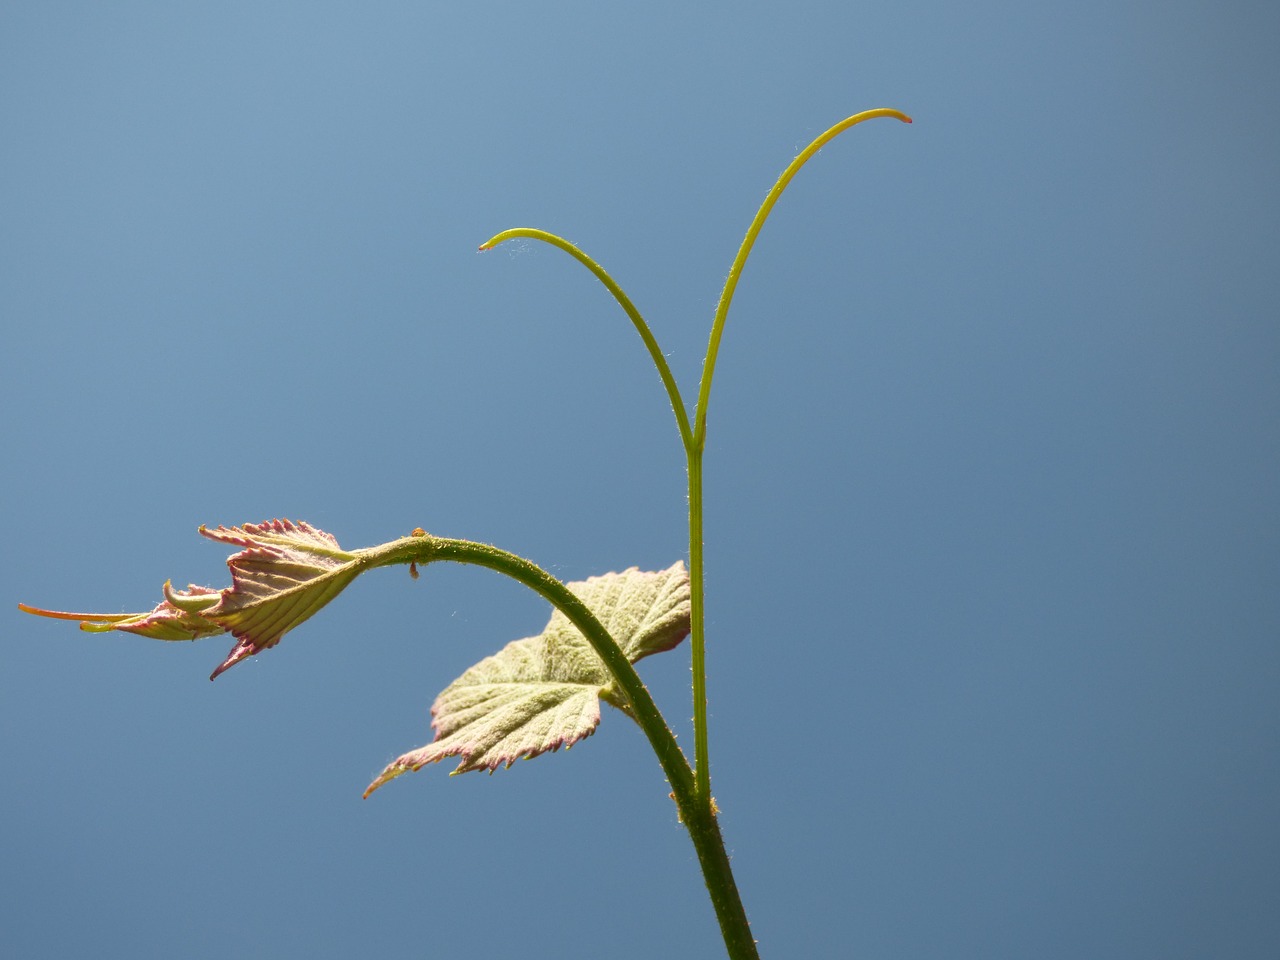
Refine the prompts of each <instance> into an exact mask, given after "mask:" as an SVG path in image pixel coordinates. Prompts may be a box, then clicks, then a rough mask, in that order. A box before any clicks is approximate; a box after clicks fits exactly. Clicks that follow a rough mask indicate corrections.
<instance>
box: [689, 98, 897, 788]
mask: <svg viewBox="0 0 1280 960" xmlns="http://www.w3.org/2000/svg"><path fill="white" fill-rule="evenodd" d="M876 117H894V118H895V119H898V120H901V121H902V122H903V123H910V122H911V118H910V117H908V116H907V115H906V114H905V113H900V112H899V111H897V110H890V109H886V108H881V109H877V110H866V111H864V112H862V113H859V114H855V115H854V116H852V117H849V118H847V119H845V120H841V121H840V122H839V123H837V124H836V125H835V126H833V127H831V128H830V129H829V130H827V131H826V132H825V133H823V134H822V135H821V136H819V137H818V138H817V139H816V140H814V141H813V143H811V144H809V146H807V147H805V148H804V150H802V151H801V152H800V154H799V156H797V157H796V158H795V159H794V160H792V161H791V163H790V164H788V165H787V168H786V169H785V170H783V171H782V175H781V176H780V177H778V181H777V182H776V183H775V184H774V185H773V189H771V190H770V191H769V193H768V195H766V196H765V198H764V203H762V204H761V205H760V209H759V210H758V211H757V212H756V215H755V219H754V220H752V221H751V226H750V227H748V228H747V235H746V236H745V237H743V239H742V244H741V246H739V247H738V254H737V256H736V257H734V258H733V265H732V266H731V267H730V268H729V276H728V277H727V278H726V279H725V282H724V290H723V291H721V293H720V302H719V303H717V304H716V313H715V318H714V320H712V323H711V340H710V342H709V343H708V344H707V356H706V359H705V360H704V361H703V364H702V380H701V382H700V383H699V385H698V404H697V406H696V407H695V408H694V419H693V434H692V436H691V437H686V439H685V453H686V455H687V457H688V461H689V594H690V600H691V605H692V608H693V625H692V629H691V632H690V639H689V643H690V648H691V657H692V659H693V746H694V751H693V769H694V772H695V776H696V778H697V789H698V798H699V800H700V801H701V802H702V803H703V804H704V805H705V806H706V807H707V808H708V809H710V807H711V770H710V764H709V759H708V752H709V751H708V745H707V679H706V660H707V655H706V633H705V626H704V613H703V564H702V452H703V450H704V449H705V448H706V444H707V404H708V402H709V401H710V398H711V380H712V377H713V376H714V375H715V369H716V356H717V355H718V354H719V352H720V339H721V337H723V336H724V324H725V318H726V317H727V316H728V314H729V304H730V303H732V302H733V294H734V291H735V290H737V288H738V278H739V277H741V276H742V268H743V267H744V266H745V265H746V263H747V257H748V256H749V255H750V253H751V248H752V247H754V246H755V242H756V237H758V236H759V235H760V229H761V227H763V226H764V222H765V220H766V219H768V217H769V212H770V211H771V210H773V207H774V204H776V203H777V202H778V198H779V197H780V196H782V191H783V190H785V189H786V188H787V184H789V183H790V182H791V180H792V178H793V177H794V176H795V175H796V174H797V173H798V172H799V171H800V168H801V167H803V166H804V165H805V164H806V163H807V162H808V161H809V158H810V157H812V156H813V155H814V154H815V153H817V152H818V151H819V150H821V149H822V147H823V146H824V145H825V144H826V143H827V142H828V141H830V140H831V139H833V138H834V137H836V136H838V135H839V134H841V133H843V132H844V131H845V130H848V129H849V128H850V127H852V126H855V125H856V124H859V123H861V122H862V121H863V120H871V119H874V118H876Z"/></svg>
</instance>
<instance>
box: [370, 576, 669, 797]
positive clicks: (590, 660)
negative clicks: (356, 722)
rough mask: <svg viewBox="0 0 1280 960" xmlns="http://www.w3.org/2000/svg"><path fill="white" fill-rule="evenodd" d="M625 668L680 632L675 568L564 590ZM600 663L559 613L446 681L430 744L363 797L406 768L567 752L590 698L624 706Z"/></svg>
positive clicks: (585, 732) (585, 730)
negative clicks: (604, 634) (616, 649)
mask: <svg viewBox="0 0 1280 960" xmlns="http://www.w3.org/2000/svg"><path fill="white" fill-rule="evenodd" d="M567 586H568V588H569V589H570V590H571V591H572V592H573V593H574V594H575V595H576V596H577V597H578V598H579V599H580V600H582V602H583V603H584V604H586V606H587V607H588V609H590V610H591V612H592V613H593V614H595V616H596V618H597V619H598V620H599V621H600V622H601V624H603V625H604V627H605V628H606V629H607V630H608V631H609V633H610V634H611V635H612V636H613V639H614V640H615V641H616V642H617V643H618V645H619V646H620V647H621V648H622V651H623V652H624V653H625V654H626V656H627V659H628V660H630V661H631V662H632V663H635V662H636V661H637V660H640V659H642V658H643V657H647V656H649V655H650V654H653V653H659V652H661V651H663V650H670V649H671V648H672V647H674V646H676V645H677V644H679V643H680V641H681V640H683V639H684V638H685V637H686V636H688V633H689V617H690V607H689V575H688V573H687V572H686V571H685V568H684V564H683V563H682V562H677V563H676V564H674V565H673V566H671V567H669V568H668V569H666V570H662V571H658V572H656V573H645V572H641V571H640V570H639V569H637V568H636V567H632V568H630V569H629V570H625V571H623V572H622V573H607V574H605V575H603V576H599V577H591V578H590V579H588V580H586V581H583V582H580V583H570V584H567ZM610 679H611V678H610V675H609V672H608V670H607V669H606V668H605V665H604V662H603V661H602V660H601V659H600V658H599V656H597V654H596V652H595V651H594V650H593V649H592V648H591V645H590V644H589V643H588V642H587V640H586V638H585V637H583V635H582V634H581V633H580V632H579V631H578V629H577V628H576V627H574V626H573V625H572V624H571V623H570V622H569V620H568V619H567V618H566V617H565V616H564V614H563V613H561V612H560V611H559V610H557V611H555V612H554V613H552V615H551V621H550V622H549V623H548V624H547V627H546V629H545V630H543V631H542V633H540V634H538V636H536V637H528V638H526V639H524V640H515V641H513V642H511V643H509V644H507V645H506V647H504V648H503V649H502V650H501V651H500V652H499V653H497V654H495V655H494V656H492V657H486V658H485V659H484V660H481V661H480V662H479V663H477V664H476V665H475V666H474V667H471V668H470V669H469V670H467V671H466V672H465V673H464V674H462V676H460V677H459V678H458V679H457V680H455V681H454V682H453V683H451V684H450V685H449V686H448V687H446V688H445V690H444V691H443V692H442V693H441V694H440V696H439V697H437V698H436V702H435V704H434V705H433V706H432V707H431V714H432V721H431V725H432V727H434V728H435V733H436V737H435V740H434V741H433V742H432V743H430V744H428V745H427V746H425V747H422V748H420V749H418V750H413V751H411V752H409V753H406V754H404V755H403V756H401V757H398V758H397V759H396V760H394V761H393V762H392V763H390V764H389V765H388V766H387V768H386V769H385V770H383V771H382V773H381V774H380V775H379V776H378V778H377V779H376V780H374V781H373V783H371V784H370V785H369V788H368V789H367V790H366V791H365V794H364V795H365V796H366V797H367V796H369V794H371V793H373V791H374V790H376V789H377V788H378V787H380V786H382V785H383V784H384V783H387V782H388V781H390V780H393V779H395V778H396V777H398V776H400V775H401V774H402V773H407V772H408V771H410V770H420V769H421V768H422V767H424V766H426V765H427V764H429V763H435V762H437V761H439V760H443V759H445V758H446V757H453V756H456V757H460V758H461V762H460V763H459V764H458V766H457V768H456V769H455V770H454V771H453V772H454V773H466V772H467V771H470V770H489V771H493V770H496V769H497V768H498V767H501V766H505V767H509V766H511V764H513V763H515V762H516V760H519V759H521V758H528V757H536V756H538V755H539V754H542V753H546V752H548V751H554V750H557V749H559V748H560V747H562V746H563V747H569V746H572V745H573V744H574V743H576V742H577V741H579V740H581V739H583V738H584V737H589V736H590V735H591V734H592V733H594V732H595V729H596V727H597V725H598V724H599V723H600V698H601V697H604V698H606V699H608V700H609V702H611V703H613V704H614V705H615V706H619V707H621V708H623V709H625V703H622V702H620V701H619V698H618V695H617V694H616V693H614V692H613V691H612V690H611V688H610Z"/></svg>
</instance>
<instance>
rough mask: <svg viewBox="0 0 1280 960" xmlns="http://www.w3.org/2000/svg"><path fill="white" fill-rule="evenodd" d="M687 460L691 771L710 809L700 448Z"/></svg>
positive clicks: (690, 449)
mask: <svg viewBox="0 0 1280 960" xmlns="http://www.w3.org/2000/svg"><path fill="white" fill-rule="evenodd" d="M685 454H686V457H687V459H688V464H689V613H690V623H689V650H690V653H689V656H690V660H691V666H692V669H693V757H694V761H693V771H694V777H695V785H696V787H697V791H698V800H699V802H700V803H701V805H702V807H703V808H704V809H706V810H710V809H711V762H710V750H709V748H708V744H707V640H706V633H707V630H706V623H707V618H706V599H705V594H704V592H703V584H704V583H705V578H704V577H703V573H702V569H703V568H702V450H701V449H700V448H695V447H686V448H685Z"/></svg>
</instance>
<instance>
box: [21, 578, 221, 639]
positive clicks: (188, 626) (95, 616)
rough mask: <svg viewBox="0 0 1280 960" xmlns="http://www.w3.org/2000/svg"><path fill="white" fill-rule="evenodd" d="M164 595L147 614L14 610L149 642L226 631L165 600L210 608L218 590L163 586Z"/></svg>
mask: <svg viewBox="0 0 1280 960" xmlns="http://www.w3.org/2000/svg"><path fill="white" fill-rule="evenodd" d="M165 593H166V599H165V600H163V601H161V602H160V603H159V604H158V605H157V606H156V608H155V609H154V610H151V611H150V612H148V613H115V614H112V613H67V612H64V611H61V610H43V609H41V608H39V607H30V606H27V605H26V604H25V603H20V604H18V609H20V610H22V611H24V612H26V613H34V614H35V615H37V616H40V617H52V618H54V619H56V620H79V621H80V629H81V630H88V631H90V632H92V633H105V632H107V631H108V630H123V631H125V632H126V633H136V634H138V635H139V636H142V637H150V638H152V639H153V640H197V639H199V638H200V637H211V636H215V635H216V634H219V633H225V632H226V631H225V630H224V628H223V627H221V626H219V625H218V624H216V623H214V622H213V621H211V620H209V619H207V618H206V617H203V616H201V615H200V613H198V612H196V611H194V610H191V609H183V608H182V607H180V606H177V605H175V604H174V603H172V602H170V599H169V597H173V598H176V599H177V600H178V601H179V602H181V601H183V600H189V599H197V598H200V599H204V600H205V601H206V602H207V604H209V605H211V604H212V603H214V602H217V599H218V597H219V595H220V593H219V591H217V590H210V589H209V588H208V587H197V586H195V585H194V584H192V585H191V586H190V587H189V588H188V589H187V590H172V589H171V588H170V587H169V584H167V583H166V584H165Z"/></svg>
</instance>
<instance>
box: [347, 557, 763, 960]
mask: <svg viewBox="0 0 1280 960" xmlns="http://www.w3.org/2000/svg"><path fill="white" fill-rule="evenodd" d="M358 554H359V556H360V559H361V562H362V565H364V566H365V567H366V568H373V567H385V566H390V565H392V564H404V563H418V564H420V565H424V566H425V565H426V564H428V563H432V562H434V561H437V560H452V561H454V562H455V563H467V564H474V565H476V566H481V567H487V568H489V569H490V570H495V571H497V572H498V573H501V574H503V575H505V576H508V577H510V578H511V579H513V580H515V581H517V582H518V583H522V584H524V585H525V586H526V587H528V588H529V589H531V590H533V591H534V592H535V593H537V594H538V595H539V596H541V597H543V598H544V599H546V600H547V601H549V602H550V603H551V604H552V606H554V607H555V608H556V609H557V610H559V611H560V612H561V613H563V614H564V615H565V616H566V617H568V619H569V622H570V623H572V624H573V625H574V626H575V627H577V628H578V630H580V631H581V632H582V635H583V636H584V637H586V639H587V642H588V643H590V644H591V646H592V648H593V649H594V650H595V651H596V653H597V654H599V656H600V659H601V660H602V661H604V665H605V667H606V668H607V669H608V671H609V673H610V675H611V676H612V677H613V680H614V683H615V684H616V685H617V687H618V689H620V690H621V691H622V693H623V694H624V695H625V696H626V698H627V701H628V703H629V704H630V707H631V715H632V716H633V717H634V718H635V720H636V722H637V723H639V724H640V729H641V730H643V731H644V734H645V736H646V737H647V738H648V739H649V743H650V745H651V746H652V747H653V750H654V753H656V754H657V756H658V762H659V763H660V764H661V765H662V769H663V772H664V773H665V774H666V775H667V782H668V783H669V784H670V785H671V789H672V796H673V797H674V799H675V801H676V807H677V809H678V810H679V811H680V818H681V820H682V821H683V822H684V825H685V827H686V829H688V831H689V837H690V839H691V840H692V841H693V846H694V849H695V850H696V851H697V854H698V863H699V864H700V866H701V867H702V875H703V879H704V880H705V881H706V884H707V892H708V893H709V894H710V895H711V902H712V905H713V906H714V907H715V911H716V919H717V920H719V922H720V932H721V934H722V935H723V937H724V942H725V947H726V948H727V950H728V953H729V956H730V958H731V960H759V955H758V954H757V952H756V948H755V941H754V940H753V939H752V937H751V928H750V926H749V925H748V923H747V914H746V910H745V909H743V906H742V898H741V897H740V896H739V894H738V887H737V884H736V883H735V882H734V879H733V870H732V868H731V867H730V864H729V855H728V853H727V852H726V850H725V848H724V838H723V837H722V836H721V835H720V827H719V825H718V824H717V823H716V819H715V814H714V812H713V810H712V809H711V808H710V806H709V805H707V804H704V803H701V802H700V800H701V798H700V797H699V796H698V795H697V792H696V790H695V787H694V777H693V772H692V771H691V770H690V769H689V761H688V760H687V759H686V757H685V755H684V752H683V751H682V750H681V749H680V746H679V744H677V743H676V738H675V735H674V734H672V732H671V729H670V728H669V727H668V726H667V724H666V721H665V720H664V719H663V717H662V713H661V712H660V711H659V710H658V706H657V704H656V703H654V701H653V697H651V696H650V695H649V691H648V689H647V688H646V687H645V685H644V682H643V681H642V680H641V679H640V675H639V674H638V673H636V671H635V667H633V666H632V665H631V662H630V661H629V660H628V659H627V656H626V654H625V653H623V652H622V648H621V647H619V646H618V644H617V642H616V641H615V640H614V639H613V637H612V636H610V634H609V631H608V630H606V629H605V627H604V625H603V624H601V623H600V621H599V620H598V619H597V618H596V616H595V614H593V613H592V612H591V610H590V609H589V608H588V607H587V605H586V604H584V603H583V602H582V601H581V600H579V599H578V597H577V596H575V595H574V593H573V591H571V590H570V589H569V588H568V587H567V586H565V585H564V584H563V583H561V582H560V581H559V580H557V579H556V578H555V577H553V576H552V575H551V574H549V573H547V572H546V571H545V570H543V569H542V568H541V567H539V566H538V565H536V564H534V563H532V562H530V561H529V560H526V559H524V558H523V557H519V556H517V555H516V554H514V553H509V552H508V551H506V550H502V549H500V548H498V547H494V546H490V545H488V544H484V543H475V542H473V541H470V540H453V539H449V538H446V537H433V536H430V535H424V536H410V537H402V538H400V539H399V540H394V541H392V542H391V543H387V544H383V545H382V546H380V547H373V548H371V549H368V550H361V551H358Z"/></svg>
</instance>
